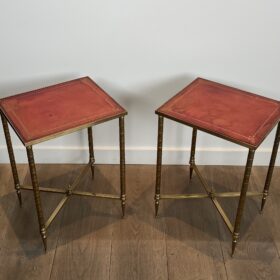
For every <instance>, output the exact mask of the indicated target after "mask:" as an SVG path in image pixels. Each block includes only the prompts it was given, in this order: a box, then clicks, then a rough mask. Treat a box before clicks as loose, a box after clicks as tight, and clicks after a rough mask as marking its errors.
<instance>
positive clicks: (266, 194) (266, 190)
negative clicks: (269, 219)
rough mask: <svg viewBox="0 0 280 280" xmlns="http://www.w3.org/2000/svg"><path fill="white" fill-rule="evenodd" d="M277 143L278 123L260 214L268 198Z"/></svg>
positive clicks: (279, 138)
mask: <svg viewBox="0 0 280 280" xmlns="http://www.w3.org/2000/svg"><path fill="white" fill-rule="evenodd" d="M279 141H280V123H279V124H278V126H277V131H276V135H275V140H274V145H273V150H272V154H271V158H270V163H269V168H268V171H267V175H266V180H265V185H264V189H263V198H262V205H261V212H262V211H263V208H264V205H265V202H266V198H267V196H268V191H269V186H270V182H271V178H272V174H273V170H274V164H275V160H276V156H277V152H278V147H279Z"/></svg>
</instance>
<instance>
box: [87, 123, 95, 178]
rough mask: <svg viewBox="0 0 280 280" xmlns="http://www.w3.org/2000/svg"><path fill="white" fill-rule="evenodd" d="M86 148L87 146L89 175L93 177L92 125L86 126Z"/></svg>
mask: <svg viewBox="0 0 280 280" xmlns="http://www.w3.org/2000/svg"><path fill="white" fill-rule="evenodd" d="M88 148H89V163H90V168H91V176H92V179H94V163H95V158H94V150H93V139H92V127H88Z"/></svg>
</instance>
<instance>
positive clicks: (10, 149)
mask: <svg viewBox="0 0 280 280" xmlns="http://www.w3.org/2000/svg"><path fill="white" fill-rule="evenodd" d="M1 118H2V123H3V130H4V133H5V138H6V143H7V149H8V153H9V158H10V163H11V167H12V173H13V178H14V186H15V189H16V193H17V196H18V200H19V204H20V206H21V205H22V199H21V192H20V183H19V178H18V173H17V166H16V161H15V156H14V151H13V144H12V140H11V136H10V132H9V127H8V122H7V120H6V118H5V116H4V115H2V114H1Z"/></svg>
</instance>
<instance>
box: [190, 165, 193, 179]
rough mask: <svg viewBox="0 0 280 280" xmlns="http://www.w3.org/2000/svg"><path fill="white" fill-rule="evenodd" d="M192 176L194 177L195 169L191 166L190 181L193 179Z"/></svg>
mask: <svg viewBox="0 0 280 280" xmlns="http://www.w3.org/2000/svg"><path fill="white" fill-rule="evenodd" d="M192 175H193V168H192V167H191V166H190V180H191V179H192Z"/></svg>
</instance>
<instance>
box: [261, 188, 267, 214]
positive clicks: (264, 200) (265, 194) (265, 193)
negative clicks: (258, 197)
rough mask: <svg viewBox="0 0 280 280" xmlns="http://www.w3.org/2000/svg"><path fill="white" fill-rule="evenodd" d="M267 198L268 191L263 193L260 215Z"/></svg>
mask: <svg viewBox="0 0 280 280" xmlns="http://www.w3.org/2000/svg"><path fill="white" fill-rule="evenodd" d="M267 196H268V191H264V193H263V198H262V205H261V211H260V212H261V213H262V212H263V208H264V205H265V203H266V199H267Z"/></svg>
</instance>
